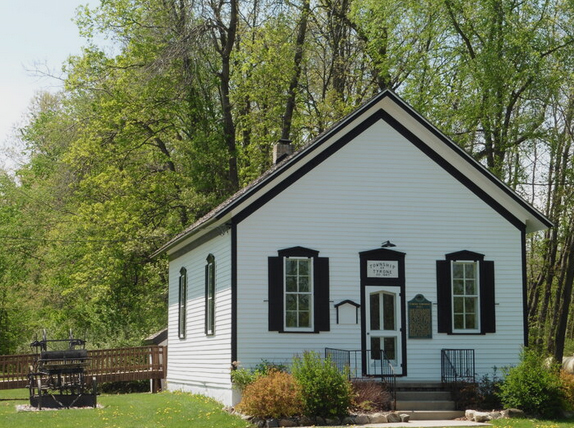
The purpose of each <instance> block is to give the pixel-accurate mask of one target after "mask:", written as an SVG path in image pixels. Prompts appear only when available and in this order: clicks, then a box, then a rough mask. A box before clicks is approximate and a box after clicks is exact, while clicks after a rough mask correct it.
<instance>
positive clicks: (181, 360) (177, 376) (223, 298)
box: [167, 231, 231, 402]
mask: <svg viewBox="0 0 574 428" xmlns="http://www.w3.org/2000/svg"><path fill="white" fill-rule="evenodd" d="M230 242H231V232H230V231H227V232H223V233H222V234H220V235H219V236H217V237H215V238H214V239H212V240H210V241H209V242H206V243H203V244H202V245H200V246H199V247H197V248H195V249H193V250H192V251H190V252H188V253H185V254H183V255H182V256H180V257H178V258H176V259H174V260H172V261H171V262H170V272H169V321H168V322H169V333H168V346H169V356H170V358H169V361H168V378H167V382H168V389H170V390H178V389H181V390H186V391H191V392H195V393H203V394H206V395H210V396H212V397H214V398H216V399H218V400H220V401H223V402H228V401H229V399H228V398H227V395H229V394H230V392H229V390H230V386H231V380H230V374H229V373H230V366H231V244H230ZM209 254H213V256H214V257H215V334H214V335H210V336H207V335H206V334H205V266H206V258H207V256H208V255H209ZM182 267H185V268H186V269H187V282H188V284H187V287H188V289H187V299H188V300H187V328H186V333H187V334H186V338H185V339H179V338H178V335H177V332H178V328H177V327H178V278H179V270H180V269H181V268H182Z"/></svg>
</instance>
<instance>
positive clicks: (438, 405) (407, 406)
mask: <svg viewBox="0 0 574 428" xmlns="http://www.w3.org/2000/svg"><path fill="white" fill-rule="evenodd" d="M397 410H413V411H419V410H446V411H451V410H455V405H454V401H451V400H448V401H438V400H433V401H399V400H397Z"/></svg>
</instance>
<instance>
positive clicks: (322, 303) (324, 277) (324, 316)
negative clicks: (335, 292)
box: [314, 257, 330, 331]
mask: <svg viewBox="0 0 574 428" xmlns="http://www.w3.org/2000/svg"><path fill="white" fill-rule="evenodd" d="M314 310H315V331H329V330H330V311H329V259H328V258H327V257H318V258H317V259H316V269H315V307H314Z"/></svg>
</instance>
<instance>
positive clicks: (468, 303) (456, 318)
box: [451, 261, 480, 333]
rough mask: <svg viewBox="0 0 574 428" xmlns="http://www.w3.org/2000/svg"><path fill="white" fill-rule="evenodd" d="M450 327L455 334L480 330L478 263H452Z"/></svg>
mask: <svg viewBox="0 0 574 428" xmlns="http://www.w3.org/2000/svg"><path fill="white" fill-rule="evenodd" d="M451 278H452V326H453V331H454V332H455V333H456V332H471V331H476V332H478V331H479V330H480V322H479V321H480V320H479V315H480V311H479V308H480V300H479V278H478V262H475V261H452V262H451Z"/></svg>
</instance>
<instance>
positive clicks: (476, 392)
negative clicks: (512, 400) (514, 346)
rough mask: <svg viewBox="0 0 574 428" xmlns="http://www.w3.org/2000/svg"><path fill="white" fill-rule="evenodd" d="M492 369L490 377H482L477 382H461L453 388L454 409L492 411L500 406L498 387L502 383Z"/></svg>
mask: <svg viewBox="0 0 574 428" xmlns="http://www.w3.org/2000/svg"><path fill="white" fill-rule="evenodd" d="M496 371H497V369H496V367H495V368H494V373H493V375H492V377H490V376H489V375H484V376H483V377H482V378H481V379H480V380H479V381H478V382H474V383H473V382H461V383H458V384H457V385H456V386H455V394H454V396H455V397H456V408H457V409H459V410H465V409H475V410H492V409H499V408H500V407H501V406H502V403H501V402H500V397H499V395H498V393H499V391H500V385H501V384H502V381H501V380H500V378H499V377H498V375H497V373H496Z"/></svg>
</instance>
